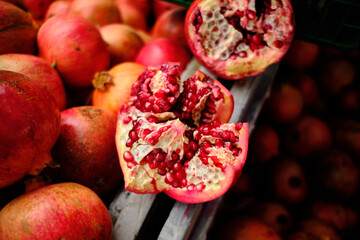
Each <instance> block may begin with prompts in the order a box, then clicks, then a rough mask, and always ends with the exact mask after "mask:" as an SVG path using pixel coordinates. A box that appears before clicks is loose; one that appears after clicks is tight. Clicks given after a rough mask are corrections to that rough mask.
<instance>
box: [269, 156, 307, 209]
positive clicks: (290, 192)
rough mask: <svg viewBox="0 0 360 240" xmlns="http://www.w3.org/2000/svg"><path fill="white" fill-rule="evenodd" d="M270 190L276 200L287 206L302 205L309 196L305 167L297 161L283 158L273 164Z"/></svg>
mask: <svg viewBox="0 0 360 240" xmlns="http://www.w3.org/2000/svg"><path fill="white" fill-rule="evenodd" d="M269 172H270V173H269V175H270V176H269V177H270V179H269V184H270V189H271V192H272V193H273V195H274V196H275V198H276V199H277V200H278V201H280V202H281V203H284V204H286V205H297V204H299V203H302V202H303V201H304V200H305V199H306V197H307V195H308V183H307V178H306V175H305V171H304V169H303V167H302V166H301V165H300V163H299V162H297V161H296V160H295V159H293V158H290V157H282V158H279V159H277V160H276V161H274V162H272V163H271V168H270V170H269Z"/></svg>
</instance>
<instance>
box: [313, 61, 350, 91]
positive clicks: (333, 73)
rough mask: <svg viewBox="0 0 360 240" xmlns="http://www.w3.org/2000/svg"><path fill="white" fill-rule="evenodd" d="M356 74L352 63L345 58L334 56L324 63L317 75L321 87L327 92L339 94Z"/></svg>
mask: <svg viewBox="0 0 360 240" xmlns="http://www.w3.org/2000/svg"><path fill="white" fill-rule="evenodd" d="M355 76H356V68H355V66H354V64H353V63H352V62H351V61H349V60H347V59H345V58H334V59H331V60H329V61H328V62H326V63H324V64H323V66H322V68H321V71H320V76H319V84H320V86H321V89H322V90H324V92H326V93H328V94H339V93H340V92H341V91H342V90H343V89H344V88H346V87H348V86H350V85H351V84H352V83H353V82H354V80H355Z"/></svg>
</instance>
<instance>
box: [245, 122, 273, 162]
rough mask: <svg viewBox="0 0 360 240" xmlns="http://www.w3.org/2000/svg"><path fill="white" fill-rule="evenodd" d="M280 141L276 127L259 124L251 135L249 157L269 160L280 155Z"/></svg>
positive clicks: (258, 160) (256, 160)
mask: <svg viewBox="0 0 360 240" xmlns="http://www.w3.org/2000/svg"><path fill="white" fill-rule="evenodd" d="M279 143H280V139H279V135H278V133H277V132H276V131H275V129H274V128H272V127H271V126H268V125H260V126H257V127H256V128H255V129H254V131H253V133H252V134H251V136H250V144H249V157H251V159H252V160H254V161H255V162H259V163H264V162H268V161H270V160H271V159H272V158H274V157H277V156H278V155H279ZM259 149H261V151H259Z"/></svg>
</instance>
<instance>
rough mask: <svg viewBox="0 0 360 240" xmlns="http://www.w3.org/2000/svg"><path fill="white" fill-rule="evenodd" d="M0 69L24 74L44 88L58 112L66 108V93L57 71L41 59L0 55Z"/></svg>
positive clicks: (15, 54) (28, 55) (18, 55)
mask: <svg viewBox="0 0 360 240" xmlns="http://www.w3.org/2000/svg"><path fill="white" fill-rule="evenodd" d="M0 69H1V70H9V71H14V72H18V73H21V74H24V75H25V76H27V77H29V78H30V79H31V80H32V81H34V82H35V83H36V84H39V85H42V86H44V87H46V89H47V90H48V91H49V92H50V93H51V94H52V95H53V96H54V98H55V100H56V103H57V104H58V106H59V108H60V110H62V109H64V108H65V106H66V93H65V87H64V83H63V81H62V79H61V78H60V76H59V74H58V73H57V71H56V70H55V69H54V68H53V67H52V66H51V65H50V64H49V63H48V62H47V61H45V60H44V59H43V58H40V57H38V56H35V55H31V54H21V53H9V54H3V55H0Z"/></svg>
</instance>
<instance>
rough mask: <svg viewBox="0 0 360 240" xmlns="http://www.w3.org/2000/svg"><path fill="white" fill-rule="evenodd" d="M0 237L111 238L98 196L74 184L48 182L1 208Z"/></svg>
mask: <svg viewBox="0 0 360 240" xmlns="http://www.w3.org/2000/svg"><path fill="white" fill-rule="evenodd" d="M0 222H1V224H0V239H1V240H8V239H13V240H16V239H19V240H20V239H21V240H27V239H29V240H30V239H31V240H34V239H42V240H48V239H49V240H50V239H68V240H72V239H74V240H78V239H99V240H101V239H104V240H110V239H111V237H112V231H113V227H112V222H111V217H110V214H109V212H108V210H107V208H106V206H105V204H104V203H103V202H102V201H101V199H100V198H99V197H98V196H97V195H96V194H95V193H94V192H93V191H91V190H90V189H89V188H87V187H85V186H82V185H80V184H77V183H70V182H66V183H58V184H52V185H48V186H45V187H42V188H39V189H37V190H34V191H32V192H30V193H27V194H24V195H21V196H20V197H18V198H16V199H14V200H13V201H11V202H10V203H8V204H7V205H6V206H5V207H4V208H3V209H2V210H1V211H0Z"/></svg>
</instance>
